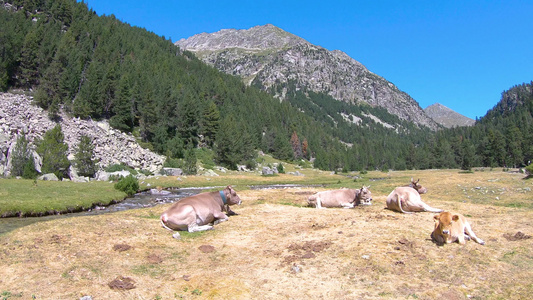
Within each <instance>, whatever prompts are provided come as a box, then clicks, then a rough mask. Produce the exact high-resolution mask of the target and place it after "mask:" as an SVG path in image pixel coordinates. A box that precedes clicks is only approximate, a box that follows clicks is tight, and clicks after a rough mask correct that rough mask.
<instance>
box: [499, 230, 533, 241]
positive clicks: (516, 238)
mask: <svg viewBox="0 0 533 300" xmlns="http://www.w3.org/2000/svg"><path fill="white" fill-rule="evenodd" d="M503 237H504V238H506V239H507V240H508V241H519V240H527V239H530V238H531V236H530V235H527V234H525V233H522V232H521V231H518V232H517V233H515V234H514V235H512V234H510V233H505V234H504V235H503Z"/></svg>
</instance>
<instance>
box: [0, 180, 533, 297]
mask: <svg viewBox="0 0 533 300" xmlns="http://www.w3.org/2000/svg"><path fill="white" fill-rule="evenodd" d="M368 177H369V178H382V180H376V181H373V182H371V188H370V189H371V190H372V192H373V196H374V205H373V206H371V207H357V208H355V209H323V210H317V209H312V208H308V207H304V206H302V205H304V204H305V199H306V197H307V195H309V194H311V193H313V192H316V191H319V190H324V189H325V188H314V187H313V188H290V189H278V190H242V191H239V190H238V193H239V195H240V197H241V199H242V200H243V204H242V205H241V206H237V207H234V209H233V210H234V211H235V212H237V213H238V214H239V215H237V216H232V217H230V219H229V221H228V222H224V223H221V224H218V225H216V226H215V230H212V231H208V232H204V233H200V234H193V235H191V234H186V233H184V234H182V237H183V239H182V240H179V241H178V240H175V239H173V238H172V237H171V233H170V232H168V231H167V230H164V229H162V228H161V227H160V225H159V219H158V217H159V215H160V214H161V213H162V212H163V211H164V210H165V209H166V208H168V205H162V206H158V207H153V208H148V209H141V210H131V211H126V212H121V213H115V214H105V215H100V216H91V217H76V218H68V219H58V220H54V221H49V222H42V223H35V224H32V225H29V226H26V227H24V228H20V229H17V230H15V231H12V232H10V233H8V234H5V235H3V236H0V293H4V294H5V295H11V297H12V298H13V299H16V298H17V297H18V296H21V298H22V299H29V298H31V297H32V296H35V297H36V298H37V299H78V298H79V297H81V296H84V295H91V296H92V297H93V299H307V298H310V299H406V298H418V299H530V297H531V294H532V293H533V280H532V278H533V238H531V239H527V238H526V237H527V235H533V232H532V230H531V228H532V226H531V224H532V223H531V222H532V221H531V220H532V216H533V214H532V202H533V197H532V193H531V188H533V181H532V180H523V179H522V178H523V177H524V175H521V174H514V173H506V172H501V171H490V172H489V171H486V172H476V173H474V174H462V173H459V172H458V171H457V170H444V171H441V170H439V171H435V170H428V171H409V172H407V171H406V172H389V173H381V172H375V173H370V174H368ZM410 177H415V178H420V179H421V181H420V182H421V183H423V184H424V185H425V186H426V187H428V189H429V191H428V194H426V195H423V197H422V198H423V200H424V201H426V202H427V203H428V204H430V205H431V206H433V207H438V208H443V209H447V210H454V211H457V212H461V213H463V214H464V215H465V216H467V218H468V219H469V221H470V223H471V224H472V227H473V230H474V232H475V233H476V234H477V235H478V237H480V238H482V239H483V240H485V241H486V243H487V244H486V245H485V246H481V245H479V244H476V243H474V242H472V241H470V242H467V244H466V245H464V246H461V245H459V244H451V245H445V246H443V247H439V246H437V245H436V244H434V243H433V242H432V241H431V240H430V233H431V231H432V230H433V220H432V217H433V214H432V213H417V214H413V215H404V214H400V213H396V212H392V211H389V210H386V209H384V207H385V199H386V196H387V195H388V193H389V192H390V191H391V190H392V188H393V187H394V186H396V185H398V184H404V183H405V180H406V178H408V179H409V178H410ZM229 183H231V182H228V184H229ZM353 184H354V186H357V185H358V184H359V183H358V182H356V183H353ZM518 232H521V233H523V234H524V235H526V236H524V235H521V236H520V235H519V236H516V237H519V238H520V237H521V239H516V240H513V237H514V236H515V235H516V233H518ZM504 235H505V236H507V237H508V238H511V240H508V238H506V237H504ZM110 285H111V286H113V287H115V288H111V287H110ZM117 287H122V288H124V289H122V290H120V289H117ZM128 288H130V289H128Z"/></svg>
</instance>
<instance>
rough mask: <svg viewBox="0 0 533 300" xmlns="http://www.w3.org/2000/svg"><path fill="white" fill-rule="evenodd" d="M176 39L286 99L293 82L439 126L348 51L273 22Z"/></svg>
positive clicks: (200, 55)
mask: <svg viewBox="0 0 533 300" xmlns="http://www.w3.org/2000/svg"><path fill="white" fill-rule="evenodd" d="M175 44H176V45H177V46H179V47H180V48H181V49H183V50H187V51H191V52H193V53H194V54H195V55H196V56H197V57H198V58H200V59H201V60H202V61H204V62H206V63H208V64H210V65H212V66H214V67H215V68H217V69H219V70H221V71H223V72H225V73H228V74H231V75H238V76H240V77H241V78H242V80H243V81H244V82H245V83H246V84H248V85H254V86H258V87H260V88H261V89H263V90H265V91H268V92H270V93H271V94H273V95H274V96H276V97H278V98H280V99H286V97H287V94H288V93H290V92H291V88H293V89H295V90H304V91H306V90H308V91H312V92H315V93H325V94H327V95H329V96H331V97H332V98H334V99H336V100H339V101H344V102H347V103H352V104H368V105H370V106H372V107H383V108H385V109H386V110H387V111H388V112H389V113H391V114H393V115H396V116H398V117H399V118H400V119H403V120H407V121H411V122H414V123H416V124H418V125H423V126H426V127H429V128H430V129H433V130H435V129H437V128H438V127H439V126H438V124H437V123H436V122H435V121H433V120H432V119H431V118H430V117H428V116H427V115H426V114H425V113H424V110H423V109H422V108H421V107H420V106H419V104H418V103H417V102H416V101H415V100H414V99H413V98H411V97H410V96H409V95H408V94H407V93H405V92H402V91H401V90H399V89H398V88H397V87H396V86H395V85H394V84H392V83H391V82H389V81H387V80H385V79H384V78H382V77H380V76H378V75H376V74H374V73H372V72H370V71H369V70H368V69H367V68H366V67H365V66H364V65H362V64H361V63H360V62H358V61H356V60H355V59H353V58H351V57H350V56H348V55H347V54H346V53H344V52H342V51H339V50H334V51H329V50H327V49H325V48H323V47H320V46H316V45H313V44H311V43H309V42H308V41H306V40H304V39H302V38H300V37H298V36H296V35H294V34H291V33H288V32H286V31H284V30H282V29H280V28H278V27H276V26H273V25H271V24H267V25H264V26H256V27H253V28H250V29H247V30H236V29H224V30H221V31H218V32H215V33H201V34H197V35H194V36H192V37H190V38H188V39H182V40H180V41H178V42H176V43H175Z"/></svg>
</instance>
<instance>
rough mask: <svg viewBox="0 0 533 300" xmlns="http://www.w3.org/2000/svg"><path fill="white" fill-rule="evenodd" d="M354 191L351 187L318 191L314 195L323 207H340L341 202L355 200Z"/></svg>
mask: <svg viewBox="0 0 533 300" xmlns="http://www.w3.org/2000/svg"><path fill="white" fill-rule="evenodd" d="M355 196H356V192H355V190H353V189H340V190H332V191H323V192H318V193H317V194H316V197H317V198H318V197H319V198H320V202H321V203H322V206H324V207H342V204H343V203H352V202H354V201H355Z"/></svg>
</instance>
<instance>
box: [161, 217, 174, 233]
mask: <svg viewBox="0 0 533 300" xmlns="http://www.w3.org/2000/svg"><path fill="white" fill-rule="evenodd" d="M167 221H168V216H167V214H162V215H161V226H162V227H163V228H165V229H167V230H170V231H174V230H172V229H170V228H169V227H168V226H167V224H165V223H166V222H167Z"/></svg>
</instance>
